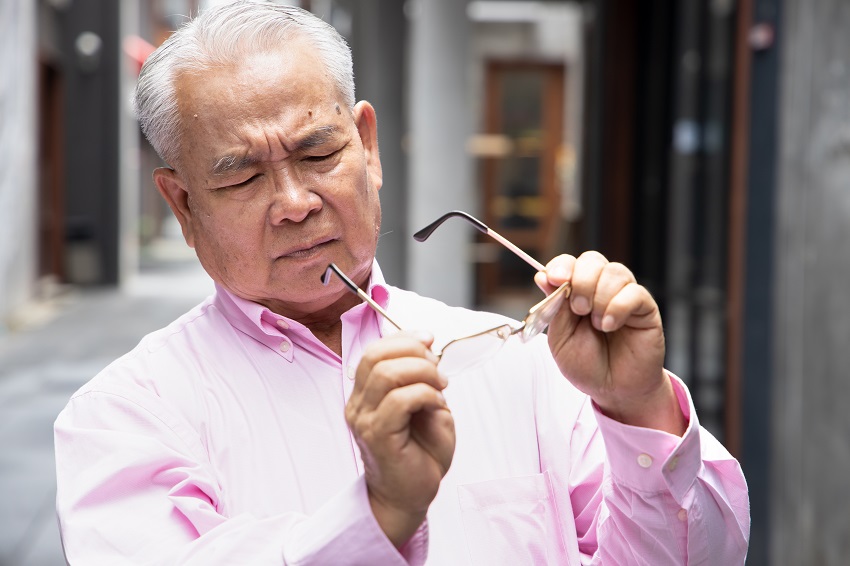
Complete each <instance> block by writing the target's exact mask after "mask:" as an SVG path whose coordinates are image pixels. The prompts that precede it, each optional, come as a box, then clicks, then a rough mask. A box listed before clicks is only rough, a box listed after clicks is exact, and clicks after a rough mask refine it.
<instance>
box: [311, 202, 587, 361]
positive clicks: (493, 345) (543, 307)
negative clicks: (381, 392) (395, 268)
mask: <svg viewBox="0 0 850 566" xmlns="http://www.w3.org/2000/svg"><path fill="white" fill-rule="evenodd" d="M453 217H456V218H462V219H464V220H466V221H467V222H470V223H471V224H472V225H473V226H475V227H476V228H477V229H478V230H480V231H481V232H483V233H485V234H487V235H488V236H490V237H492V238H493V239H495V240H496V241H498V242H499V243H501V244H502V245H504V246H505V247H506V248H508V249H509V250H511V251H512V252H514V253H515V254H517V255H518V256H519V257H521V258H522V259H523V260H525V261H526V262H527V263H528V264H529V265H531V266H532V267H534V268H535V269H537V270H538V271H544V270H545V267H544V266H543V264H541V263H540V262H538V261H536V260H535V259H534V258H532V257H531V256H529V255H528V254H526V253H525V252H524V251H522V250H521V249H520V248H518V247H517V246H516V245H514V244H513V243H511V242H510V241H508V240H507V239H505V238H504V237H503V236H501V235H500V234H498V233H497V232H495V231H494V230H491V229H490V228H488V227H487V225H486V224H484V223H483V222H481V221H480V220H478V219H477V218H475V217H474V216H472V215H470V214H467V213H466V212H461V211H458V210H455V211H452V212H448V213H446V214H444V215H443V216H441V217H440V218H438V219H437V220H435V221H434V222H432V223H431V224H429V225H428V226H426V227H425V228H423V229H422V230H420V231H418V232H416V234H414V235H413V238H414V239H415V240H416V241H417V242H424V241H425V240H427V239H428V237H429V236H430V235H431V234H432V233H433V232H434V231H435V230H436V229H437V228H438V227H439V226H440V225H441V224H442V223H443V222H445V221H446V220H448V219H449V218H453ZM331 273H335V274H336V275H337V277H339V278H340V279H341V280H342V282H343V283H344V284H345V286H346V287H347V288H348V290H349V291H351V292H352V293H354V294H356V295H357V296H358V297H360V298H361V299H362V300H363V301H365V302H366V303H367V304H368V305H369V306H370V307H372V309H374V310H375V312H377V313H379V314H380V315H381V316H382V317H384V318H385V319H386V321H387V322H389V323H390V324H392V325H393V326H395V327H396V328H397V329H398V330H399V331H401V330H402V328H401V326H399V325H398V324H397V323H396V322H395V321H394V320H393V319H392V318H390V315H389V314H387V312H386V311H385V310H384V309H383V308H382V307H381V305H379V304H378V303H376V302H375V301H374V300H372V297H370V296H369V295H368V294H367V293H366V292H364V291H363V290H362V289H361V288H360V287H358V286H357V284H355V283H354V282H353V281H352V280H351V279H349V278H348V276H347V275H345V273H343V272H342V270H341V269H340V268H339V267H337V266H336V264H333V263H331V264H330V265H328V268H327V269H326V270H325V273H324V275H323V276H322V284H323V285H327V284H328V283H329V282H330V277H331ZM570 290H571V285H570V282H569V281H567V282H566V283H564V284H563V285H561V286H560V287H558V288H557V289H556V290H555V291H554V292H552V293H551V294H550V295H549V296H547V297H546V298H545V299H543V300H542V301H540V302H539V303H537V304H536V305H534V306H533V307H531V308H530V309H528V314H526V315H525V318H524V319H523V320H522V322H520V323H519V324H518V325H516V326H511V325H510V324H501V325H499V326H496V327H494V328H489V329H487V330H483V331H481V332H476V333H475V334H470V335H468V336H463V337H461V338H455V339H454V340H451V341H450V342H448V343H447V344H446V345H445V346H443V348H442V350H440V351H439V352H435V354H436V356H437V359H438V362H437V363H438V364H439V368H440V371H441V372H442V373H443V374H445V375H446V376H452V375H457V374H460V373H463V372H464V371H467V370H469V369H471V368H473V367H475V366H477V365H479V364H481V363H483V362H484V361H486V360H488V359H490V357H491V356H492V355H493V354H495V353H496V352H497V351H498V350H499V349H500V348H501V347H502V346H503V345H504V344H505V342H506V341H507V340H508V338H510V337H511V336H514V335H517V336H519V338H520V340H521V341H522V342H527V341H528V340H530V339H532V338H533V337H535V336H537V335H538V334H540V333H541V332H543V331H544V330H546V327H547V326H549V323H550V322H552V319H553V318H555V315H556V314H557V313H558V310H560V308H561V305H562V304H563V303H564V300H566V299H567V298H568V297H569V296H570Z"/></svg>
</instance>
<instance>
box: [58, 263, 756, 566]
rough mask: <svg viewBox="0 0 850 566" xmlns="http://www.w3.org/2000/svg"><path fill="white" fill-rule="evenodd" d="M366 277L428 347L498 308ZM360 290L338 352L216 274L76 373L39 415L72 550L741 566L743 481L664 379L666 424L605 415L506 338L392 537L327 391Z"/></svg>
mask: <svg viewBox="0 0 850 566" xmlns="http://www.w3.org/2000/svg"><path fill="white" fill-rule="evenodd" d="M369 292H370V293H371V295H372V297H373V298H375V299H376V300H377V301H378V302H379V303H380V304H382V305H384V306H385V307H386V308H387V309H388V310H389V312H390V314H391V316H393V318H394V319H395V320H397V321H398V322H399V323H400V324H401V325H402V326H403V327H405V328H409V329H423V330H429V331H431V332H432V333H433V334H434V335H435V336H436V339H437V347H439V345H440V343H445V342H447V341H448V340H450V339H452V338H455V337H458V336H461V335H465V334H467V333H471V332H472V331H475V330H482V329H484V328H487V327H489V326H493V325H494V324H495V322H496V321H502V320H503V318H502V317H498V316H496V315H491V314H484V313H476V312H472V311H467V310H463V309H457V308H451V307H448V306H446V305H444V304H442V303H439V302H437V301H433V300H430V299H426V298H423V297H420V296H418V295H416V294H414V293H410V292H407V291H403V290H400V289H397V288H394V287H390V286H388V285H386V284H385V283H384V282H383V279H382V276H381V273H380V270H379V269H378V267H377V264H375V267H374V270H373V274H372V282H371V285H370V289H369ZM388 332H390V327H389V325H384V324H383V321H382V320H380V317H378V316H376V315H375V314H374V313H373V311H372V310H371V309H369V308H368V307H367V306H366V305H365V304H361V305H359V306H357V307H355V308H353V309H352V310H350V311H349V312H347V313H346V314H345V315H344V316H343V331H342V339H343V351H342V357H340V356H337V355H336V354H334V353H333V352H331V351H330V350H329V349H328V348H326V347H325V346H324V345H323V344H321V343H320V342H319V341H318V340H316V338H314V337H313V335H312V334H311V333H310V332H309V331H308V330H307V329H306V328H305V327H304V326H302V325H301V324H299V323H297V322H295V321H293V320H289V319H286V318H284V317H281V316H279V315H277V314H274V313H272V312H271V311H269V310H268V309H266V308H264V307H262V306H260V305H258V304H255V303H252V302H248V301H245V300H242V299H240V298H238V297H235V296H233V295H232V294H230V293H228V292H227V291H225V290H223V289H221V288H217V291H216V293H215V294H214V295H213V296H212V297H210V298H209V299H207V300H206V301H205V302H204V303H202V304H200V305H199V306H198V307H196V308H195V309H193V310H192V311H190V312H189V313H187V314H186V315H184V316H182V317H181V318H179V319H178V320H176V321H175V322H174V323H172V324H171V325H169V326H168V327H166V328H164V329H162V330H159V331H157V332H154V333H152V334H150V335H148V336H146V337H145V338H144V339H143V340H142V341H141V343H140V344H139V345H138V346H137V347H136V348H135V349H134V350H133V351H132V352H130V353H129V354H127V355H125V356H124V357H122V358H120V359H118V360H117V361H115V362H114V363H112V364H111V365H110V366H109V367H107V368H106V369H105V370H103V372H101V373H100V374H99V375H97V376H96V377H95V378H94V379H93V380H92V381H90V382H89V383H88V384H87V385H85V386H84V387H83V388H81V389H80V390H79V391H78V392H77V393H75V394H74V396H73V397H72V398H71V400H70V401H69V403H68V406H67V407H66V408H65V409H64V410H63V412H62V413H61V414H60V415H59V417H58V419H57V420H56V424H55V444H56V466H57V478H58V489H57V496H56V498H57V511H58V515H59V520H60V528H61V533H62V538H63V543H64V547H65V552H66V556H67V558H68V560H69V562H70V563H71V564H86V565H89V564H110V565H114V564H142V563H144V564H169V565H170V564H203V565H208V564H252V565H253V564H305V565H306V564H323V565H324V564H375V565H384V564H387V565H392V564H408V563H410V564H422V563H424V562H426V561H427V563H428V564H436V565H452V564H482V565H499V564H505V565H518V564H523V565H524V564H529V565H532V564H533V565H537V564H573V565H578V564H618V565H625V564H646V565H652V566H659V565H663V564H720V565H724V566H728V565H734V564H743V562H744V558H745V556H746V550H747V541H748V537H749V504H748V497H747V487H746V483H745V481H744V477H743V475H742V473H741V470H740V467H739V466H738V463H737V462H736V461H735V460H734V459H733V458H732V457H731V456H730V455H729V453H728V452H727V451H726V450H725V449H724V448H723V447H722V446H721V445H720V444H719V443H718V442H717V441H716V440H715V439H714V438H713V437H712V436H711V435H710V434H709V433H708V432H706V431H705V430H703V429H702V428H700V426H699V424H698V422H697V418H696V414H695V413H694V409H693V405H692V403H691V401H690V397H689V395H688V392H687V390H686V388H685V387H684V385H682V383H681V382H680V381H679V380H678V379H677V378H675V377H672V376H671V379H672V380H673V384H674V387H675V390H676V392H677V394H678V397H679V402H680V405H681V407H682V410H683V411H684V412H685V416H686V417H687V418H688V419H689V423H690V424H689V427H688V429H687V432H686V433H685V435H684V437H683V438H678V437H675V436H672V435H669V434H666V433H663V432H659V431H654V430H647V429H640V428H635V427H630V426H626V425H623V424H620V423H617V422H614V421H612V420H610V419H608V418H606V417H605V416H603V415H602V414H601V413H599V412H598V411H597V410H595V409H594V407H593V404H592V402H590V400H589V399H588V398H587V397H586V396H584V395H583V394H581V393H580V392H578V391H577V390H576V389H575V388H573V387H572V386H571V385H570V383H569V382H568V381H567V380H566V379H564V378H563V377H562V376H561V375H560V374H559V372H558V370H557V368H556V367H555V365H554V362H553V360H552V358H551V356H550V355H549V351H548V347H547V344H546V340H545V338H542V337H541V338H540V339H536V340H534V341H532V342H530V343H528V344H522V343H520V342H519V341H518V340H513V339H512V340H509V341H508V342H507V344H506V345H505V346H504V347H503V348H502V349H501V350H500V351H499V353H498V354H497V355H496V356H494V357H492V358H490V359H488V360H486V362H485V363H483V364H482V365H480V366H478V367H476V368H475V369H474V370H472V371H470V373H468V374H466V375H463V376H460V377H456V378H454V379H453V380H452V382H451V383H450V385H449V387H448V388H447V389H446V391H445V396H446V399H447V401H448V404H449V407H450V409H451V410H452V414H453V415H454V420H455V426H456V431H457V448H456V451H455V456H454V461H453V463H452V466H451V469H450V470H449V472H448V474H447V475H446V477H445V478H444V480H443V482H442V484H441V487H440V491H439V493H438V495H437V497H436V499H435V500H434V502H433V504H432V505H431V508H430V510H429V513H428V520H427V521H426V522H425V523H424V524H423V525H422V527H420V529H419V530H418V531H417V533H416V534H415V535H414V536H413V538H412V539H411V540H410V541H409V542H408V543H407V544H406V545H405V547H404V548H402V549H401V551H400V552H399V551H398V550H396V549H395V548H394V547H393V545H392V544H391V543H390V542H389V541H388V539H387V538H386V537H385V536H384V534H383V532H382V531H381V530H380V528H379V527H378V525H377V523H376V522H375V520H374V518H373V516H372V514H371V510H370V507H369V502H368V498H367V494H366V485H365V482H364V480H363V476H362V473H363V464H362V462H361V460H360V455H359V452H358V449H357V446H356V444H355V442H354V440H353V438H352V436H351V434H350V432H349V430H348V428H347V426H346V423H345V419H344V416H343V407H344V406H345V403H346V401H347V400H348V397H349V395H350V394H351V390H352V387H353V384H354V382H353V378H354V370H355V368H356V367H357V363H358V362H359V360H360V358H361V356H362V354H363V350H364V348H365V347H366V345H368V344H369V343H370V342H373V341H374V340H377V339H378V338H379V337H380V336H382V335H384V334H385V333H388Z"/></svg>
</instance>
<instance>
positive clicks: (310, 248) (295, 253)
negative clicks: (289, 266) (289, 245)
mask: <svg viewBox="0 0 850 566" xmlns="http://www.w3.org/2000/svg"><path fill="white" fill-rule="evenodd" d="M335 241H336V240H334V239H328V240H320V241H318V242H316V243H313V244H309V245H307V246H305V247H302V248H298V249H295V250H292V251H290V252H287V253H285V254H283V255H281V256H280V257H282V258H292V259H306V258H310V257H313V256H314V255H317V254H319V253H321V252H322V251H323V250H324V249H325V248H326V247H327V246H329V245H330V244H332V243H333V242H335Z"/></svg>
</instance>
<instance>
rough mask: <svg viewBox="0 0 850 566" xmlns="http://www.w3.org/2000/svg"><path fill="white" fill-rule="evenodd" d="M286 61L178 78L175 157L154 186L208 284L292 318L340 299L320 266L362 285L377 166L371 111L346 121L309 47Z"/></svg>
mask: <svg viewBox="0 0 850 566" xmlns="http://www.w3.org/2000/svg"><path fill="white" fill-rule="evenodd" d="M288 53H289V55H283V54H281V53H278V52H272V53H264V54H255V55H251V56H248V57H246V58H245V59H244V60H241V61H240V62H239V64H238V65H233V66H226V67H217V68H213V69H209V70H206V71H204V72H202V73H198V74H192V75H184V76H182V77H180V78H179V79H178V81H177V87H178V99H179V108H180V114H181V117H182V120H183V128H182V132H183V137H182V147H181V150H180V157H179V161H178V164H177V166H176V169H175V171H171V170H167V169H160V170H157V172H156V173H155V180H156V182H157V186H158V187H159V189H160V192H161V193H162V194H163V196H164V197H165V198H166V200H168V202H169V204H170V206H171V208H172V210H173V211H174V212H175V214H176V215H177V217H178V219H179V220H180V223H181V225H182V227H183V233H184V236H185V237H186V241H187V242H188V244H189V245H190V246H193V247H194V248H195V250H196V252H197V254H198V258H199V259H200V261H201V263H202V264H203V266H204V268H205V269H206V270H207V272H208V273H209V274H210V276H212V278H213V279H215V280H216V281H217V282H219V283H220V284H221V285H223V286H224V287H225V288H227V289H228V290H230V291H231V292H233V293H235V294H236V295H239V296H241V297H244V298H246V299H250V300H253V301H256V302H259V303H262V304H264V305H266V306H268V307H269V308H271V309H272V310H274V311H276V312H279V313H281V314H286V315H287V316H292V317H296V318H297V317H299V316H303V315H308V314H310V313H315V312H317V311H320V310H322V309H325V308H327V307H328V306H330V305H331V304H333V303H335V302H337V301H339V300H340V299H342V298H343V297H344V296H345V294H346V291H345V290H344V288H343V287H342V286H341V285H338V284H335V285H332V286H329V287H327V288H326V287H323V286H322V284H321V282H320V276H321V274H322V273H323V272H324V270H325V268H326V267H327V265H328V263H329V262H335V263H336V264H337V265H338V266H339V267H340V268H341V269H342V270H343V271H345V272H346V273H348V274H349V275H350V276H351V277H352V279H354V280H355V281H357V282H358V283H363V282H364V281H365V280H366V278H367V277H368V275H369V272H370V269H371V263H372V258H373V257H374V253H375V247H376V245H377V237H378V231H379V226H380V217H381V210H380V203H379V201H378V189H380V187H381V166H380V161H379V158H378V147H377V137H376V136H377V132H376V126H375V115H374V111H373V109H372V107H371V106H369V104H368V103H364V102H361V103H359V104H358V105H357V106H356V107H355V109H354V113H353V115H352V112H351V111H350V110H349V109H348V108H347V107H346V106H345V105H344V103H343V101H342V99H341V97H340V95H339V93H338V92H337V89H336V88H335V87H334V85H333V83H332V82H331V80H330V79H329V78H328V77H327V75H326V73H325V72H324V67H323V65H322V64H321V62H320V61H319V60H318V59H317V58H316V57H314V56H313V55H312V54H311V50H310V49H309V48H308V47H306V46H303V48H301V49H290V50H289V51H288Z"/></svg>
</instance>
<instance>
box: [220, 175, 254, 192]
mask: <svg viewBox="0 0 850 566" xmlns="http://www.w3.org/2000/svg"><path fill="white" fill-rule="evenodd" d="M260 177H261V174H260V173H257V174H256V175H254V176H253V177H251V178H250V179H247V180H245V181H242V182H241V183H236V184H235V185H228V186H227V187H226V188H228V189H238V188H241V187H247V186H248V185H250V184H251V183H253V182H254V181H256V180H257V179H259V178H260Z"/></svg>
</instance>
